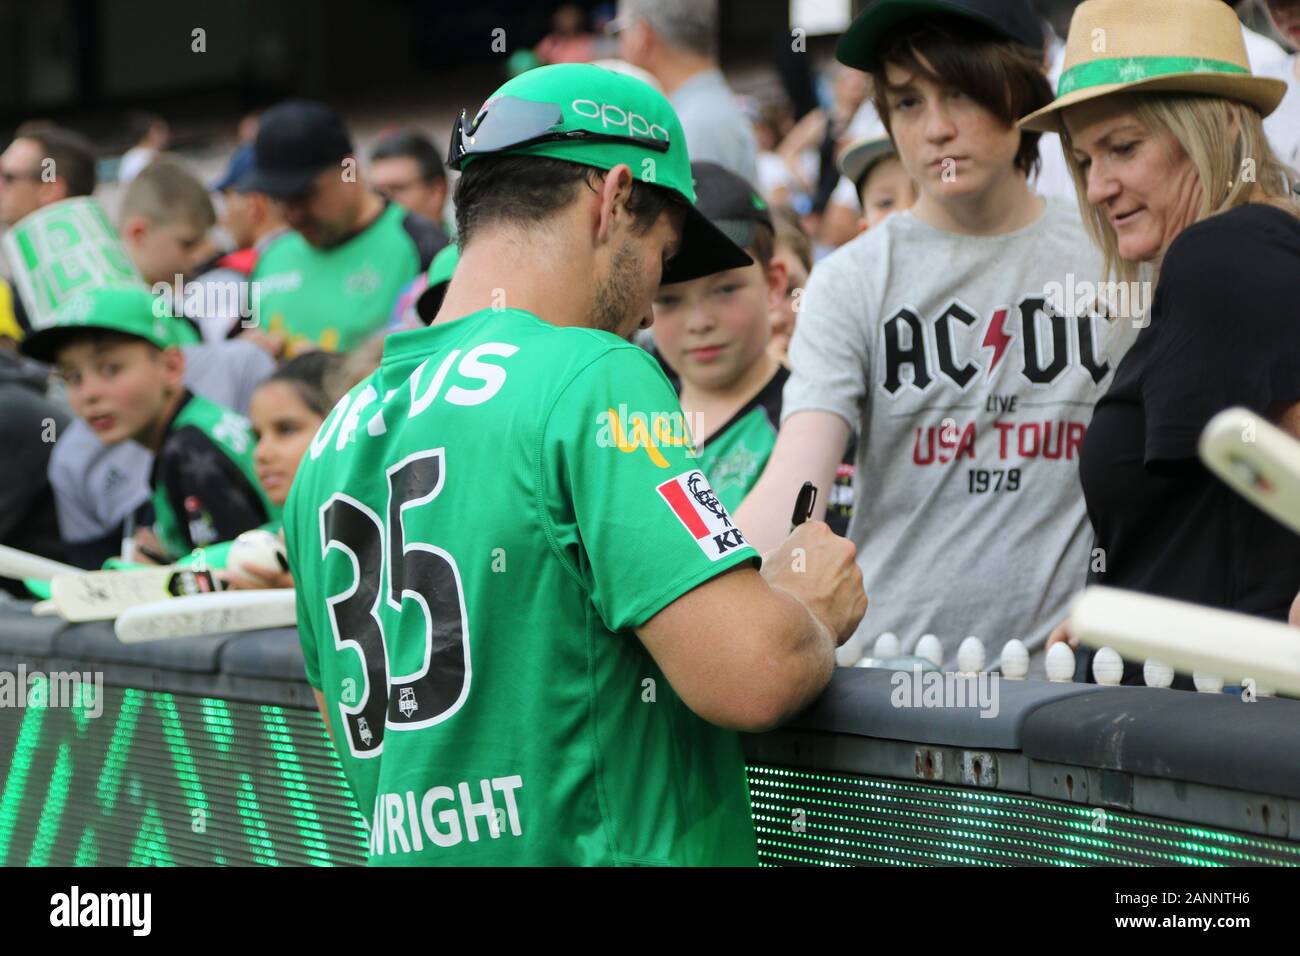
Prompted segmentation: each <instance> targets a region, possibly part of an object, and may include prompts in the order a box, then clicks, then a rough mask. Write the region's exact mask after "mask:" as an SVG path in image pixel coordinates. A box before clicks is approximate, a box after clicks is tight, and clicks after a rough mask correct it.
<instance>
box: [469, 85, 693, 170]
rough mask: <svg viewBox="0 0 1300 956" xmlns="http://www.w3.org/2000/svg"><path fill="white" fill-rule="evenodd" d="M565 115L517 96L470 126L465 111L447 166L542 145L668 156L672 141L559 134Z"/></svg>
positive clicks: (487, 109)
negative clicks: (616, 146)
mask: <svg viewBox="0 0 1300 956" xmlns="http://www.w3.org/2000/svg"><path fill="white" fill-rule="evenodd" d="M563 122H564V111H563V110H562V109H560V107H559V105H558V104H556V103H538V102H536V101H535V100H525V99H520V98H519V97H517V96H502V97H499V98H497V99H495V100H492V101H491V102H489V103H487V104H485V105H484V107H483V108H482V109H481V110H479V113H478V115H477V116H476V117H474V120H473V122H470V119H469V111H468V110H461V111H460V118H459V119H458V120H457V121H456V126H455V128H454V129H453V130H452V133H451V148H450V149H449V150H448V152H447V165H448V166H451V167H452V168H453V169H460V167H461V163H462V162H464V160H466V159H468V158H469V157H470V156H485V155H490V154H492V153H500V152H504V151H506V150H516V149H524V148H525V147H528V146H536V145H537V144H539V143H628V144H630V145H634V146H640V147H642V148H643V149H652V150H654V151H655V152H659V153H666V152H668V140H666V139H658V138H655V137H651V136H633V135H618V134H616V133H594V132H592V131H590V130H585V129H570V130H557V129H555V127H556V126H559V125H560V124H561V123H563Z"/></svg>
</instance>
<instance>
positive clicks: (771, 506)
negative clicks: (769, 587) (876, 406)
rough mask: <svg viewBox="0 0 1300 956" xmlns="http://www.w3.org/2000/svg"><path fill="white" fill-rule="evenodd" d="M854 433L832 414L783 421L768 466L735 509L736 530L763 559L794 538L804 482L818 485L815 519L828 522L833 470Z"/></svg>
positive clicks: (805, 414)
mask: <svg viewBox="0 0 1300 956" xmlns="http://www.w3.org/2000/svg"><path fill="white" fill-rule="evenodd" d="M851 434H852V430H851V429H850V428H849V424H848V422H846V421H845V420H844V419H842V418H840V416H839V415H836V414H835V413H834V412H825V411H820V410H817V409H809V410H808V411H805V412H795V413H794V414H793V415H791V416H790V417H789V418H787V419H786V420H785V424H783V425H782V426H781V431H780V433H779V434H778V435H777V437H776V445H775V447H773V449H772V455H771V457H770V458H768V460H767V467H765V468H764V469H763V474H762V475H761V476H760V477H759V479H758V482H757V483H756V484H755V485H754V487H753V488H751V489H750V492H749V494H748V495H746V496H745V500H744V501H742V502H741V503H740V507H739V508H737V509H736V525H737V526H738V527H739V528H740V529H741V530H742V531H744V532H745V537H746V538H748V539H749V543H750V544H752V545H753V546H754V547H755V548H756V549H757V550H758V551H759V553H760V554H766V553H768V552H769V551H771V550H773V549H775V548H776V547H777V546H778V545H780V544H781V542H782V541H784V540H785V539H786V536H787V535H788V534H789V533H790V514H791V512H792V511H793V510H794V500H795V498H796V497H797V496H798V494H799V489H800V488H802V487H803V483H804V482H805V481H811V482H812V483H813V484H814V485H816V486H817V504H816V507H815V508H814V509H813V518H814V519H815V520H817V521H824V520H825V518H826V504H827V502H828V501H829V499H830V490H831V485H833V484H834V483H835V470H836V468H837V467H838V465H839V463H840V459H841V458H843V457H844V449H845V448H847V447H848V444H849V438H850V436H851Z"/></svg>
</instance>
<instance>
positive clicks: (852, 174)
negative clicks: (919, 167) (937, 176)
mask: <svg viewBox="0 0 1300 956" xmlns="http://www.w3.org/2000/svg"><path fill="white" fill-rule="evenodd" d="M840 171H841V172H842V173H843V175H844V176H845V177H847V178H848V179H849V180H850V181H851V182H852V183H853V185H854V187H855V188H856V189H857V191H858V202H859V204H860V205H861V207H862V218H861V220H860V222H861V229H862V230H863V231H865V230H867V229H871V228H874V227H875V226H878V225H880V224H881V223H882V222H884V221H885V219H886V218H888V217H889V216H892V215H893V214H894V213H896V212H903V211H904V210H907V209H911V208H912V206H913V205H915V204H916V199H917V194H916V183H915V182H913V181H912V176H911V174H910V173H908V171H907V167H905V166H904V165H903V161H902V160H901V159H899V158H898V151H897V150H896V149H894V143H893V140H891V139H889V137H887V136H886V137H882V138H879V139H867V140H861V141H859V142H857V143H852V144H850V146H849V148H848V149H846V150H845V151H844V152H843V154H842V155H841V156H840Z"/></svg>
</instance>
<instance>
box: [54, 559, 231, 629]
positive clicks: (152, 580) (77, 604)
mask: <svg viewBox="0 0 1300 956" xmlns="http://www.w3.org/2000/svg"><path fill="white" fill-rule="evenodd" d="M224 588H225V582H223V581H221V580H220V579H219V578H217V577H215V576H214V575H213V574H212V572H211V571H199V570H195V569H194V568H182V567H175V566H171V567H161V568H133V569H131V570H127V571H78V572H77V573H76V574H58V575H55V577H54V579H53V580H52V581H51V582H50V600H51V601H53V602H54V606H55V607H56V608H58V613H59V616H60V617H62V618H63V619H64V620H66V621H107V620H109V619H111V618H115V617H117V616H118V615H119V614H121V613H122V612H123V611H125V610H126V609H127V608H129V607H134V606H135V605H137V604H152V603H153V602H155V601H165V600H167V599H168V598H175V597H181V596H184V595H187V594H209V593H211V592H214V591H220V590H224Z"/></svg>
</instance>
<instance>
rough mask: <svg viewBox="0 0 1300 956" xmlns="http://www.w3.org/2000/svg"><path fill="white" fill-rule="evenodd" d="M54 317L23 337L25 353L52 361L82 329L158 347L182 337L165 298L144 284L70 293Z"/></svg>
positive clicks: (168, 346) (178, 341) (179, 341)
mask: <svg viewBox="0 0 1300 956" xmlns="http://www.w3.org/2000/svg"><path fill="white" fill-rule="evenodd" d="M53 319H54V321H53V322H52V323H51V324H50V325H48V326H46V327H45V328H43V329H40V330H39V331H36V332H33V333H32V334H31V335H29V336H27V337H26V338H25V339H23V341H22V343H21V344H20V346H19V347H20V348H21V349H22V352H23V354H24V355H28V356H30V357H32V358H34V359H37V360H38V361H41V362H45V363H47V364H51V363H53V362H54V361H55V359H56V358H57V357H58V352H59V349H60V348H62V347H63V346H64V345H65V344H67V342H69V341H70V340H72V339H73V338H75V337H76V336H77V335H78V334H79V333H81V332H82V330H84V329H108V330H111V331H113V332H121V333H122V334H124V335H133V336H135V337H136V338H140V339H144V340H145V341H146V342H149V343H150V344H152V345H156V346H158V348H160V349H165V348H170V347H171V346H174V345H180V344H181V342H182V341H183V340H184V338H185V337H184V336H183V335H182V332H181V329H180V327H179V325H178V323H177V321H176V320H175V319H174V318H172V316H171V313H170V312H169V311H168V309H167V303H166V300H165V299H160V298H156V297H155V296H154V295H153V294H151V293H150V292H149V290H148V289H146V288H144V286H139V285H110V286H101V287H100V288H97V289H89V290H87V291H85V292H82V293H79V294H77V295H74V296H71V297H70V298H69V299H68V300H67V301H66V302H64V303H63V304H62V305H60V306H59V307H58V309H56V310H55V312H54V316H53Z"/></svg>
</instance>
